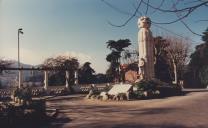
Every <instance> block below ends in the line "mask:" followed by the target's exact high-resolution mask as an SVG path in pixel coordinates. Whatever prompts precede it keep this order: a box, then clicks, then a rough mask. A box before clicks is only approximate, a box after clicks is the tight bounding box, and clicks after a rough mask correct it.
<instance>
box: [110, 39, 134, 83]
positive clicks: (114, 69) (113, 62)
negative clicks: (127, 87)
mask: <svg viewBox="0 0 208 128" xmlns="http://www.w3.org/2000/svg"><path fill="white" fill-rule="evenodd" d="M106 44H107V48H109V49H110V50H111V53H110V54H108V55H107V56H106V60H107V61H108V62H110V66H109V69H108V70H107V71H106V74H108V75H109V76H112V77H113V78H114V79H115V80H119V66H120V58H121V53H122V52H123V51H125V48H127V47H128V46H129V45H131V43H130V40H129V39H120V40H117V41H114V40H109V41H108V42H106Z"/></svg>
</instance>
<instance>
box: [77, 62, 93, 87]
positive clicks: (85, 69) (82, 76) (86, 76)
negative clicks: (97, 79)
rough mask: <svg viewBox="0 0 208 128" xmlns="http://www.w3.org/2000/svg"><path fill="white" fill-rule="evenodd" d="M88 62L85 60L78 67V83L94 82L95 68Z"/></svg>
mask: <svg viewBox="0 0 208 128" xmlns="http://www.w3.org/2000/svg"><path fill="white" fill-rule="evenodd" d="M90 64H91V63H90V62H86V63H84V64H83V66H82V67H81V68H80V69H79V73H78V74H79V83H81V84H91V83H94V75H93V74H94V73H95V70H94V69H93V68H92V67H91V66H90Z"/></svg>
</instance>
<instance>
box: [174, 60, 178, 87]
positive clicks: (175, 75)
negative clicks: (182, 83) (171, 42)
mask: <svg viewBox="0 0 208 128" xmlns="http://www.w3.org/2000/svg"><path fill="white" fill-rule="evenodd" d="M173 72H174V81H173V83H174V84H177V83H178V78H177V77H178V76H177V66H176V63H175V61H173Z"/></svg>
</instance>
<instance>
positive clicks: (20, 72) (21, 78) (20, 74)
mask: <svg viewBox="0 0 208 128" xmlns="http://www.w3.org/2000/svg"><path fill="white" fill-rule="evenodd" d="M22 75H23V72H22V70H19V82H18V84H19V85H18V87H19V88H21V87H22V82H23V77H22Z"/></svg>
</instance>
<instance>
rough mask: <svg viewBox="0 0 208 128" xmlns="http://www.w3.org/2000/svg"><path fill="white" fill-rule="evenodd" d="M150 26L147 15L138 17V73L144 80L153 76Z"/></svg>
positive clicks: (152, 47)
mask: <svg viewBox="0 0 208 128" xmlns="http://www.w3.org/2000/svg"><path fill="white" fill-rule="evenodd" d="M150 26H151V20H150V18H149V17H146V16H143V17H140V18H139V19H138V27H139V29H140V30H139V32H138V46H139V73H140V79H145V80H151V79H152V78H154V42H153V37H152V32H151V31H150Z"/></svg>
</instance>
